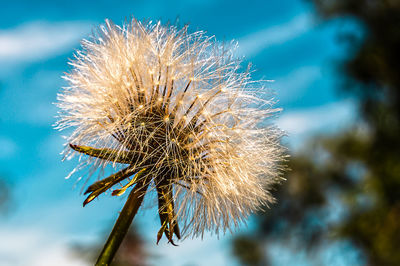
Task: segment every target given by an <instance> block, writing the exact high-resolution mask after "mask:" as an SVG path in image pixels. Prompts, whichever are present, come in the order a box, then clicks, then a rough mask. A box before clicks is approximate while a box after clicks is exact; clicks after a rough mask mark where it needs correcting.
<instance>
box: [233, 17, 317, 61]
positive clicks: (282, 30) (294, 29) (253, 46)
mask: <svg viewBox="0 0 400 266" xmlns="http://www.w3.org/2000/svg"><path fill="white" fill-rule="evenodd" d="M311 26H312V15H311V14H308V13H305V14H302V15H299V16H297V17H295V18H293V19H292V20H290V21H289V22H287V23H285V24H279V25H277V26H273V27H268V28H265V29H262V30H260V31H257V32H254V33H251V34H249V35H246V36H244V37H242V38H240V39H239V40H238V43H239V48H238V54H239V55H245V56H246V57H252V56H254V55H256V54H257V53H259V52H261V51H262V50H263V49H265V48H267V47H269V46H272V45H277V44H281V43H284V42H286V41H289V40H291V39H294V38H296V37H297V36H299V35H301V34H302V33H304V32H306V31H308V30H309V29H310V28H311Z"/></svg>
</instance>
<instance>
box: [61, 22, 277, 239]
mask: <svg viewBox="0 0 400 266" xmlns="http://www.w3.org/2000/svg"><path fill="white" fill-rule="evenodd" d="M82 46H83V49H82V51H78V52H77V53H76V58H75V60H74V61H72V62H71V65H72V66H73V69H72V70H71V72H70V73H69V74H67V75H66V77H65V79H66V80H67V81H68V82H69V84H70V86H69V87H67V88H64V90H63V92H62V93H61V94H59V95H58V100H59V102H58V106H59V107H60V108H61V114H60V120H59V122H58V128H59V129H64V128H68V127H72V128H74V131H73V133H72V134H71V135H70V137H69V139H68V142H69V143H74V144H77V145H87V146H92V147H97V148H110V149H113V150H115V152H116V153H118V152H124V151H134V152H137V153H138V154H141V156H138V157H137V158H136V159H134V160H132V162H131V165H133V166H137V167H144V166H145V167H147V168H148V169H152V172H151V174H152V176H153V177H155V178H156V177H157V176H165V178H168V180H169V181H168V182H171V183H172V184H173V198H174V202H175V208H176V219H177V220H178V222H179V223H180V224H181V226H183V232H186V236H187V235H192V236H195V235H202V234H203V232H204V231H205V230H211V231H214V232H216V233H218V232H219V231H224V232H225V231H226V230H227V229H228V230H230V229H231V228H233V227H235V226H237V225H238V224H239V223H240V222H243V221H244V220H245V218H246V217H247V216H248V215H249V214H250V213H251V212H253V211H255V210H257V209H258V208H259V207H261V206H262V205H266V204H268V203H270V202H272V201H273V197H272V196H271V195H270V192H269V190H270V188H271V185H272V184H274V183H276V182H278V181H279V180H280V172H281V169H280V162H281V160H282V158H283V155H282V154H283V152H282V150H283V149H282V147H281V146H280V145H279V139H280V136H281V133H280V131H279V130H277V129H276V128H274V127H273V126H271V125H270V124H268V121H266V119H267V118H269V117H271V116H272V115H274V114H275V113H276V112H277V109H273V108H272V107H271V106H272V102H271V101H268V100H265V99H262V98H261V96H260V95H261V94H260V93H261V91H262V87H261V85H260V84H261V82H254V81H251V80H250V76H249V73H248V71H247V72H240V65H239V64H240V62H239V61H238V60H235V59H234V58H233V56H232V52H233V50H232V49H231V48H229V47H228V48H226V47H224V46H221V45H220V44H218V43H217V42H215V40H214V38H212V37H207V36H205V35H204V33H203V32H200V31H198V32H194V33H188V31H187V27H184V28H183V29H180V30H179V29H177V28H176V27H174V26H162V25H161V24H160V23H159V22H158V23H156V24H153V23H148V24H146V25H143V24H142V23H140V22H138V21H136V20H132V21H131V22H130V23H128V24H126V25H124V26H123V27H119V26H115V25H114V24H112V23H111V22H109V21H106V23H105V25H104V26H101V27H100V29H99V33H98V34H97V35H96V36H95V37H93V40H91V41H88V40H84V41H83V42H82ZM68 152H70V151H68V148H67V153H68ZM109 163H110V161H108V160H101V159H93V158H90V157H89V158H88V161H87V162H86V164H89V165H90V164H94V165H95V167H100V168H103V167H105V166H106V165H107V164H109ZM111 163H112V162H111ZM166 169H167V170H166ZM153 182H155V181H153Z"/></svg>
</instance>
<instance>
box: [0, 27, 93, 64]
mask: <svg viewBox="0 0 400 266" xmlns="http://www.w3.org/2000/svg"><path fill="white" fill-rule="evenodd" d="M89 30H90V24H89V23H84V22H57V23H50V22H43V21H35V22H30V23H27V24H24V25H21V26H18V27H16V28H12V29H7V30H0V60H1V61H3V62H7V63H18V62H29V61H36V60H40V59H44V58H49V57H52V56H55V55H59V54H61V53H63V52H65V51H66V50H68V49H71V47H73V46H76V44H77V42H78V41H79V40H80V39H81V38H82V36H84V35H85V34H87V33H88V31H89Z"/></svg>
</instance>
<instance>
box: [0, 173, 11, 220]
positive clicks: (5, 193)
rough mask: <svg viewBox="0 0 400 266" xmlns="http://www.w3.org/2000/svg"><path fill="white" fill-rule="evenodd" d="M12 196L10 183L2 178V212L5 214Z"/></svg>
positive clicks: (0, 197) (0, 199) (0, 195)
mask: <svg viewBox="0 0 400 266" xmlns="http://www.w3.org/2000/svg"><path fill="white" fill-rule="evenodd" d="M10 197H11V195H10V187H9V184H7V183H6V182H5V181H4V180H3V179H1V178H0V214H5V213H7V212H8V211H9V203H10Z"/></svg>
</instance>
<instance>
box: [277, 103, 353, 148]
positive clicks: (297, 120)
mask: <svg viewBox="0 0 400 266" xmlns="http://www.w3.org/2000/svg"><path fill="white" fill-rule="evenodd" d="M356 117H357V112H356V105H355V103H354V102H353V101H351V100H343V101H340V102H335V103H330V104H327V105H323V106H319V107H312V108H306V109H302V110H296V111H291V112H288V113H285V114H283V115H282V116H281V117H280V118H279V119H278V121H277V124H278V126H279V127H280V128H282V129H283V130H285V131H286V132H287V134H288V135H289V142H290V143H291V144H292V145H293V147H298V146H299V144H301V143H303V142H304V140H306V139H308V138H310V137H311V136H313V135H315V134H319V133H332V132H336V131H338V130H341V129H344V128H345V127H346V126H349V125H350V124H351V123H352V122H354V121H355V120H356Z"/></svg>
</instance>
